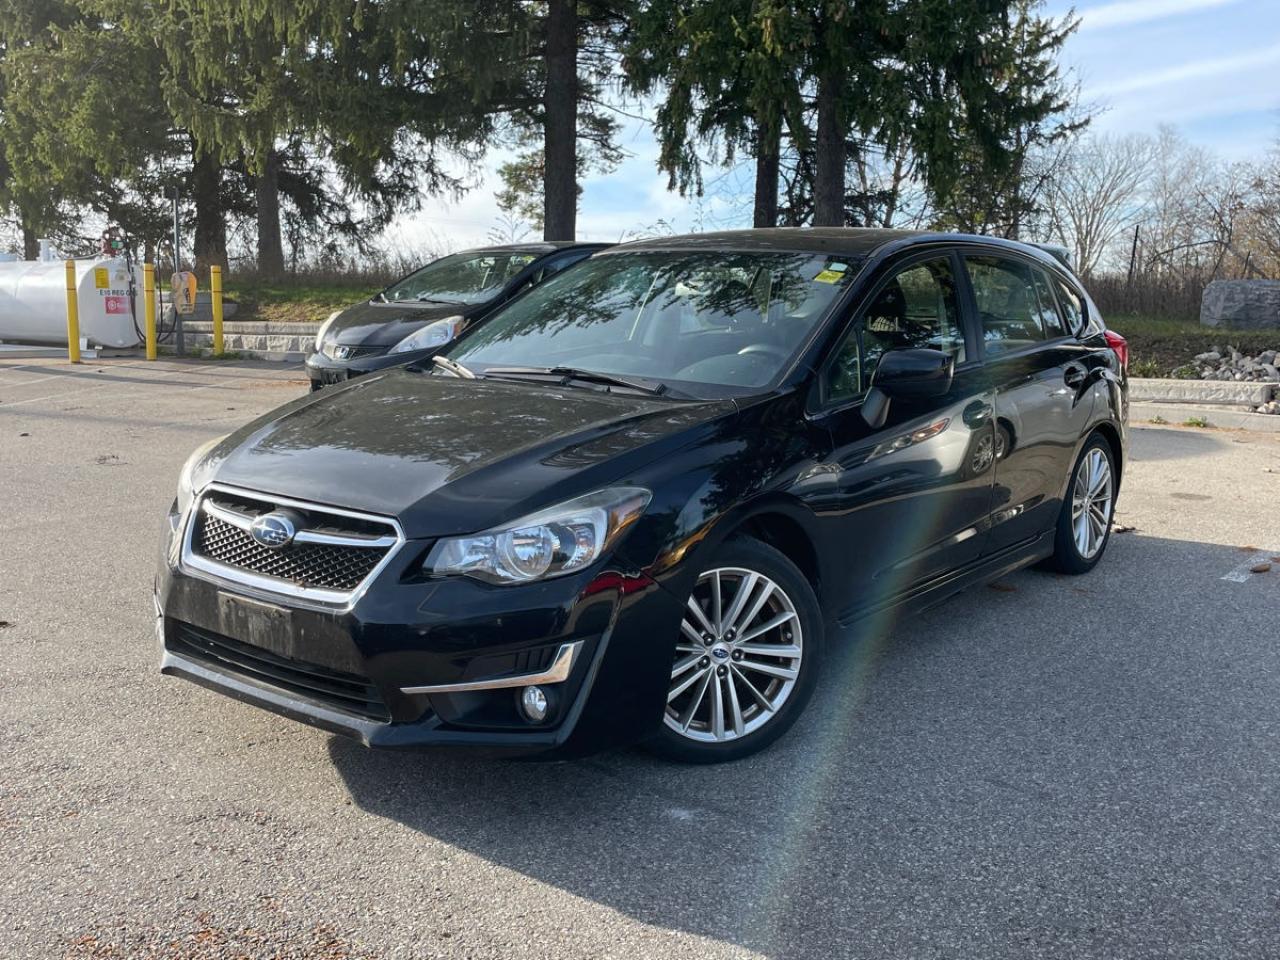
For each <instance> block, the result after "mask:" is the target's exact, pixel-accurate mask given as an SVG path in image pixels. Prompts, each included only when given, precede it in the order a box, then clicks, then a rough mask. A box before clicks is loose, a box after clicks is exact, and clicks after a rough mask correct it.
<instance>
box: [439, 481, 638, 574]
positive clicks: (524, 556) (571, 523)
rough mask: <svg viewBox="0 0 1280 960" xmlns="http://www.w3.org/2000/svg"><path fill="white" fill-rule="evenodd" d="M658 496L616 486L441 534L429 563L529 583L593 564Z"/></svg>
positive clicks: (455, 571) (457, 571) (448, 570)
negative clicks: (469, 531) (468, 531)
mask: <svg viewBox="0 0 1280 960" xmlns="http://www.w3.org/2000/svg"><path fill="white" fill-rule="evenodd" d="M652 496H653V494H651V493H650V492H649V491H648V490H645V489H644V488H642V487H610V488H608V489H605V490H597V491H596V492H595V493H589V494H587V495H586V496H583V497H578V498H576V499H574V500H568V501H566V502H564V503H561V504H559V505H557V506H554V507H549V508H548V509H546V510H540V511H538V512H537V513H534V514H530V515H529V516H527V517H522V518H521V519H519V520H516V521H515V522H513V523H510V524H506V525H504V526H502V527H496V528H494V529H492V530H486V531H484V532H482V533H477V534H473V535H471V536H466V537H450V538H448V539H445V540H440V541H439V542H437V543H436V545H435V547H433V548H432V550H431V553H430V554H429V555H428V556H427V559H426V561H425V562H424V563H423V568H424V570H425V571H426V572H427V573H428V574H431V575H434V576H447V575H451V574H462V575H466V576H470V577H475V578H477V579H480V580H485V581H487V582H489V583H499V584H515V583H529V582H530V581H533V580H543V579H546V578H549V577H561V576H564V575H566V574H570V573H575V572H577V571H578V570H581V569H583V568H584V567H586V566H589V565H590V564H591V563H593V562H594V561H595V560H596V559H597V558H599V557H600V555H601V554H602V553H604V551H605V550H606V549H607V548H608V547H609V545H610V544H612V543H613V542H614V541H615V540H617V538H618V536H619V534H621V533H622V531H623V530H625V529H626V528H627V527H628V526H630V525H631V523H632V522H634V521H635V520H636V519H637V518H638V517H639V516H640V514H642V513H643V512H644V508H645V507H646V506H648V504H649V499H650V498H651V497H652Z"/></svg>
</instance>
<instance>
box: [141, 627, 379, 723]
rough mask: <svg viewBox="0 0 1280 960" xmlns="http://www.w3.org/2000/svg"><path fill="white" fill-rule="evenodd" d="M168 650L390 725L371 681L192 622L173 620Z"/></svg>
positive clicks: (167, 637) (168, 634)
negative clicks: (282, 653)
mask: <svg viewBox="0 0 1280 960" xmlns="http://www.w3.org/2000/svg"><path fill="white" fill-rule="evenodd" d="M166 634H167V636H166V640H165V646H167V647H168V648H169V649H170V650H172V651H173V652H174V653H177V654H180V655H182V656H184V657H187V658H188V659H191V660H196V661H198V662H200V663H202V664H205V665H206V666H209V667H212V668H214V669H215V670H218V671H220V672H222V673H229V674H233V675H234V676H237V677H242V678H246V679H249V680H256V681H258V682H260V683H265V684H267V685H269V686H272V687H275V688H277V689H279V690H284V691H287V692H289V693H291V694H294V695H295V696H298V697H301V698H303V699H306V700H311V701H313V702H315V703H319V704H322V705H324V706H326V707H331V708H333V709H335V710H341V711H343V712H344V713H352V714H355V715H356V716H360V717H365V718H366V719H369V720H377V721H379V722H382V723H387V722H390V720H391V714H390V713H389V712H388V710H387V705H386V703H384V702H383V700H382V694H381V693H379V692H378V688H377V687H376V686H374V685H373V683H372V682H371V681H370V680H369V678H368V677H362V676H359V675H358V674H354V673H344V672H342V671H339V670H330V669H329V668H328V667H321V666H317V665H316V664H313V663H306V662H304V661H302V660H294V659H292V658H289V657H282V656H280V655H278V654H275V653H271V652H270V651H268V650H263V649H262V648H261V647H254V646H251V645H249V644H247V643H241V642H240V641H239V640H233V639H231V638H230V637H224V636H222V635H221V634H217V633H212V632H210V631H207V630H201V629H200V628H198V627H194V626H192V625H191V624H188V623H181V622H179V621H176V620H170V621H169V630H168V631H166Z"/></svg>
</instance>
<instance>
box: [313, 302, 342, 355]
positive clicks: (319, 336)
mask: <svg viewBox="0 0 1280 960" xmlns="http://www.w3.org/2000/svg"><path fill="white" fill-rule="evenodd" d="M341 312H342V311H341V310H335V311H333V313H331V314H329V318H328V319H327V320H325V322H324V323H322V324H320V329H319V330H317V331H316V350H317V351H319V349H320V346H321V345H322V344H323V343H324V335H325V334H326V333H328V332H329V328H330V327H331V326H333V321H335V320H337V319H338V314H340V313H341Z"/></svg>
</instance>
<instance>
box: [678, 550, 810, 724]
mask: <svg viewBox="0 0 1280 960" xmlns="http://www.w3.org/2000/svg"><path fill="white" fill-rule="evenodd" d="M803 647H804V639H803V637H802V636H801V633H800V619H799V617H797V616H796V608H795V604H793V603H792V602H791V598H790V597H788V596H787V594H786V592H785V591H784V590H783V589H782V588H781V587H780V586H778V584H776V583H774V582H773V581H772V580H770V579H769V578H768V577H766V576H764V575H763V574H760V573H756V572H755V571H754V570H744V569H742V568H740V567H719V568H717V569H715V570H708V571H707V572H706V573H704V574H703V575H702V576H701V577H699V578H698V582H697V584H695V585H694V588H693V596H691V597H690V598H689V603H688V605H687V606H686V608H685V615H684V619H683V620H682V621H681V623H680V639H679V641H678V642H677V643H676V655H675V662H674V663H673V664H672V667H671V685H670V687H669V688H668V690H667V715H666V724H667V726H668V727H670V728H671V729H672V730H674V731H676V733H678V734H680V735H681V736H683V737H688V738H689V739H690V740H699V741H702V742H704V743H716V742H720V741H724V740H735V739H737V738H739V737H744V736H746V735H747V734H749V733H751V732H752V731H755V730H758V729H759V728H760V727H762V726H764V725H765V724H766V723H768V722H769V720H770V719H772V718H773V716H774V715H775V714H776V713H777V711H778V708H779V707H781V706H782V705H783V704H784V703H785V702H786V700H787V698H788V697H789V696H791V691H792V690H793V689H795V685H796V678H797V677H798V676H799V675H800V658H801V656H803V652H804V650H803Z"/></svg>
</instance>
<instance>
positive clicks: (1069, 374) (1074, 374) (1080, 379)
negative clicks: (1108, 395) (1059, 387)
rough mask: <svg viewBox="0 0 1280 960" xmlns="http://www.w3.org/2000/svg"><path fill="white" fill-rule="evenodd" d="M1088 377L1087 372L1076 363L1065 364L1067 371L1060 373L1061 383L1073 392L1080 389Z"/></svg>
mask: <svg viewBox="0 0 1280 960" xmlns="http://www.w3.org/2000/svg"><path fill="white" fill-rule="evenodd" d="M1088 375H1089V373H1088V371H1087V370H1085V368H1084V367H1082V366H1080V364H1078V363H1069V364H1067V369H1065V370H1064V371H1062V382H1063V383H1065V384H1066V385H1067V386H1068V387H1071V388H1072V389H1073V390H1074V389H1076V388H1077V387H1080V386H1081V385H1082V384H1083V383H1084V380H1085V377H1087V376H1088Z"/></svg>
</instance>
